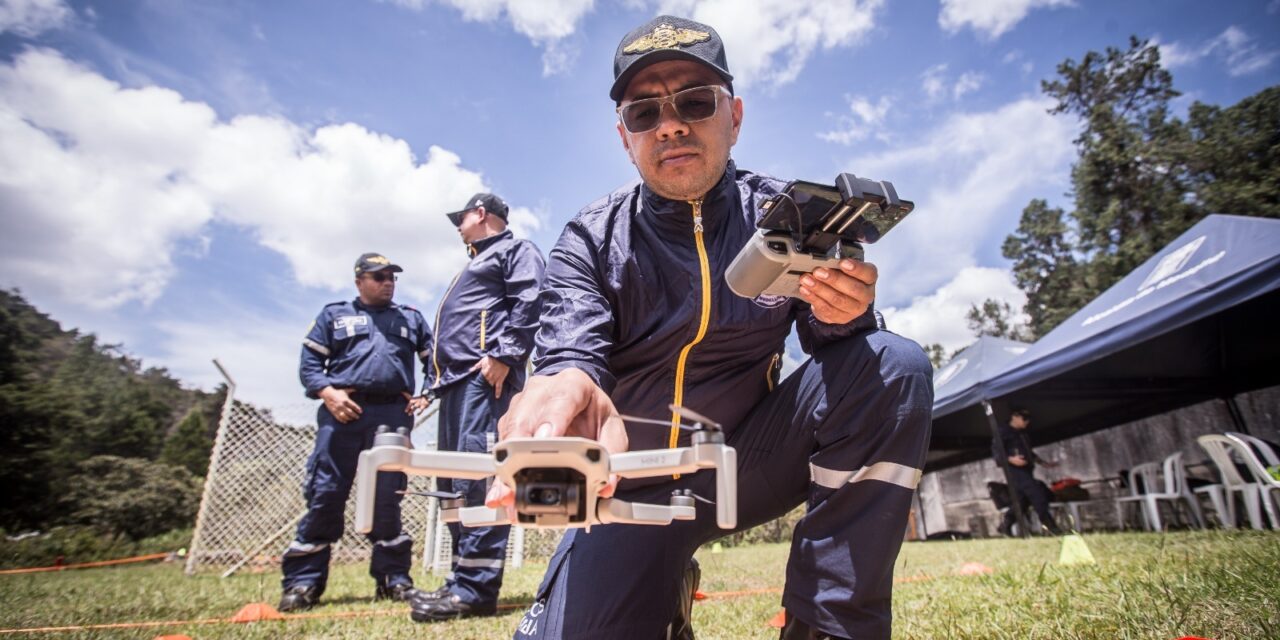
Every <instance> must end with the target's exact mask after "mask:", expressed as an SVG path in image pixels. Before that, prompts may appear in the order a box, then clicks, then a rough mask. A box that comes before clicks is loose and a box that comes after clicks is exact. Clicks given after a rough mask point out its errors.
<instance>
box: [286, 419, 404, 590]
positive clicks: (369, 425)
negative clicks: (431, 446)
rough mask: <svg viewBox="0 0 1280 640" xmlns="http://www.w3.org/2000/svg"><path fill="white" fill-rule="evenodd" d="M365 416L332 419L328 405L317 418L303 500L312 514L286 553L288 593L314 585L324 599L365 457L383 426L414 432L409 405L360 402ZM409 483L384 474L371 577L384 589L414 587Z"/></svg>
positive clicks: (376, 511)
mask: <svg viewBox="0 0 1280 640" xmlns="http://www.w3.org/2000/svg"><path fill="white" fill-rule="evenodd" d="M356 402H357V403H358V404H359V405H360V408H361V409H362V410H363V412H362V413H361V414H360V417H359V418H358V419H356V420H354V421H352V422H349V423H347V424H342V423H341V422H338V419H337V418H335V417H333V414H331V413H329V410H328V409H326V408H325V406H324V405H323V404H322V405H320V409H319V411H318V412H317V415H316V424H317V425H318V427H319V428H318V429H317V430H316V445H315V449H314V450H313V451H312V452H311V458H310V459H308V460H307V478H306V480H305V484H304V485H303V489H302V494H303V496H304V497H305V498H306V501H307V513H306V515H304V516H303V517H302V521H301V522H299V523H298V533H297V537H296V538H295V539H294V541H293V543H291V544H290V545H289V548H288V549H286V550H285V552H284V559H283V566H282V569H283V571H284V580H282V581H281V582H282V584H283V585H284V588H285V589H288V588H289V587H292V586H294V585H304V584H305V585H314V586H317V587H319V588H320V591H321V592H322V593H323V592H324V588H325V584H326V582H327V581H328V579H329V554H330V545H332V544H333V543H335V542H337V541H338V540H339V539H340V538H342V530H343V527H344V524H345V523H344V521H343V520H344V519H343V516H344V515H345V512H346V506H347V497H348V496H349V495H350V494H351V484H352V482H354V481H355V477H356V465H357V464H358V463H359V459H360V452H361V451H364V450H365V449H368V448H369V447H371V446H373V436H374V432H375V431H376V430H377V428H378V425H383V424H385V425H388V426H390V427H391V428H392V429H395V428H397V427H410V428H412V427H413V417H412V416H410V415H408V414H406V413H405V412H404V408H405V404H406V403H405V400H404V399H403V398H400V399H398V400H397V401H392V402H387V403H381V404H375V403H373V402H369V401H364V402H361V401H360V400H359V399H357V400H356ZM407 484H408V480H407V478H406V477H405V475H404V474H403V473H391V472H387V471H384V472H382V473H379V474H378V495H377V498H376V500H375V501H374V508H373V529H372V530H371V531H370V532H369V535H368V538H369V541H370V542H372V543H373V558H372V561H371V563H370V565H369V574H370V575H372V576H373V579H374V580H376V581H377V582H378V584H379V585H384V586H390V585H393V584H401V583H406V584H413V580H412V579H411V578H410V577H409V565H410V563H411V561H412V556H413V539H412V538H410V537H409V536H408V535H407V534H405V533H404V532H403V530H402V529H401V527H400V500H401V499H402V498H403V497H404V496H402V495H401V494H399V493H397V492H399V491H404V489H405V487H406V486H407Z"/></svg>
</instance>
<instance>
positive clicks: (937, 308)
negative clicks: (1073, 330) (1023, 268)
mask: <svg viewBox="0 0 1280 640" xmlns="http://www.w3.org/2000/svg"><path fill="white" fill-rule="evenodd" d="M988 298H990V299H994V300H999V301H1002V302H1007V303H1009V306H1010V307H1011V308H1012V309H1014V311H1015V312H1016V314H1017V315H1016V316H1015V318H1017V319H1018V320H1019V321H1021V322H1023V323H1025V322H1026V321H1027V318H1026V317H1025V316H1024V315H1023V314H1022V313H1021V312H1020V310H1021V309H1022V306H1023V305H1024V304H1026V302H1027V297H1026V295H1025V294H1023V293H1022V291H1021V290H1019V289H1018V286H1017V284H1015V283H1014V281H1013V275H1012V274H1011V273H1009V271H1008V270H1005V269H994V268H989V267H966V268H964V269H961V270H960V272H959V273H957V274H956V276H955V277H954V278H952V279H951V280H950V281H949V282H947V283H946V284H944V285H942V286H941V287H938V289H937V290H936V291H934V292H933V293H931V294H929V295H923V296H917V297H915V298H912V300H911V303H910V304H909V305H907V307H906V308H902V309H899V308H895V307H887V308H881V309H880V312H881V313H883V314H884V318H885V323H886V324H887V325H888V327H889V328H890V329H891V330H893V332H894V333H897V334H900V335H903V336H906V337H908V338H911V339H912V340H915V341H916V342H919V343H920V344H932V343H935V342H937V343H939V344H941V345H942V346H943V348H944V349H946V351H947V352H948V353H950V352H952V351H955V350H956V349H960V348H963V347H966V346H968V345H969V344H970V343H972V342H973V341H974V339H975V336H974V335H973V332H972V331H971V330H970V329H969V325H968V321H967V319H966V315H967V314H968V313H969V309H970V307H972V306H973V305H978V306H982V303H983V301H985V300H987V299H988Z"/></svg>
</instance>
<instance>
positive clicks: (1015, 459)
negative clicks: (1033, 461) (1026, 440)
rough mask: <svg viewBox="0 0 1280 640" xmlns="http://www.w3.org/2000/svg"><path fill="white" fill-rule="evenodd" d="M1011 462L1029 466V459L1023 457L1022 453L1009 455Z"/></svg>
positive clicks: (1019, 465)
mask: <svg viewBox="0 0 1280 640" xmlns="http://www.w3.org/2000/svg"><path fill="white" fill-rule="evenodd" d="M1009 464H1011V465H1013V466H1015V467H1025V466H1027V459H1026V458H1024V457H1022V454H1018V455H1016V456H1009Z"/></svg>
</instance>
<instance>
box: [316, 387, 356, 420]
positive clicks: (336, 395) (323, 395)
mask: <svg viewBox="0 0 1280 640" xmlns="http://www.w3.org/2000/svg"><path fill="white" fill-rule="evenodd" d="M351 391H354V389H338V388H335V387H325V388H323V389H321V390H320V399H321V400H324V408H326V409H328V410H329V413H332V414H333V417H335V418H337V419H338V422H341V423H342V424H347V423H349V422H351V421H353V420H355V419H357V418H359V417H360V414H361V413H362V412H363V411H364V410H363V409H361V408H360V405H358V404H356V401H355V400H352V399H351V396H349V395H347V394H348V393H349V392H351Z"/></svg>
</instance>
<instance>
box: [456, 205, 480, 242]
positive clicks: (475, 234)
mask: <svg viewBox="0 0 1280 640" xmlns="http://www.w3.org/2000/svg"><path fill="white" fill-rule="evenodd" d="M485 216H486V213H485V210H484V207H476V208H475V209H471V210H469V211H467V212H466V213H464V214H462V222H461V223H459V224H458V235H460V236H462V241H463V242H465V243H467V244H471V243H472V242H475V241H476V240H482V239H484V234H485V228H484V218H485Z"/></svg>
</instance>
